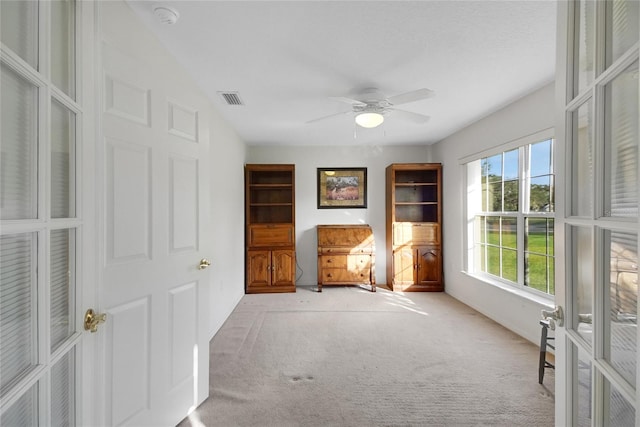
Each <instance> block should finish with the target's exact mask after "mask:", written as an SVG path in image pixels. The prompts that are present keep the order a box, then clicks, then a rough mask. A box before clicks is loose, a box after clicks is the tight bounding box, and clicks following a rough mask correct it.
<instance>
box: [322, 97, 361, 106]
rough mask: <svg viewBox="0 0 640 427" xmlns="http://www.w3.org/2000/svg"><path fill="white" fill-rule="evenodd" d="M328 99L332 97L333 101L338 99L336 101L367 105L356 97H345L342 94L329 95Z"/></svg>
mask: <svg viewBox="0 0 640 427" xmlns="http://www.w3.org/2000/svg"><path fill="white" fill-rule="evenodd" d="M329 99H333V100H334V101H338V102H344V103H347V104H350V105H362V106H364V105H367V104H365V103H364V102H362V101H358V100H357V99H353V98H346V97H344V96H330V97H329Z"/></svg>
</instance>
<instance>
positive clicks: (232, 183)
mask: <svg viewBox="0 0 640 427" xmlns="http://www.w3.org/2000/svg"><path fill="white" fill-rule="evenodd" d="M209 118H210V120H211V121H210V126H211V141H210V144H211V145H210V154H211V156H210V159H209V164H210V165H211V170H210V171H209V177H210V180H211V181H210V184H209V188H210V192H211V201H210V206H211V217H212V225H213V229H212V233H211V236H209V238H210V239H211V240H212V241H213V250H214V253H213V254H212V255H211V267H210V268H211V269H212V271H211V278H212V282H211V289H210V292H209V298H210V304H209V310H210V319H209V320H210V322H211V323H210V336H211V337H213V336H214V335H215V333H216V332H217V331H218V329H220V327H221V326H222V324H223V323H224V321H225V320H226V319H227V317H229V315H230V314H231V312H232V311H233V309H234V308H235V307H236V305H237V304H238V302H239V301H240V298H242V296H243V295H244V215H243V212H244V160H245V155H246V146H245V144H244V142H243V141H242V140H241V139H240V138H239V137H238V136H237V134H236V133H235V131H234V130H233V129H232V128H231V127H230V126H229V125H228V124H227V123H226V122H225V121H224V120H223V119H222V118H221V116H220V115H219V114H218V113H217V112H216V111H215V110H214V109H213V108H212V109H211V110H210V111H209Z"/></svg>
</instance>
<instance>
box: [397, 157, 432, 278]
mask: <svg viewBox="0 0 640 427" xmlns="http://www.w3.org/2000/svg"><path fill="white" fill-rule="evenodd" d="M386 249H387V285H388V286H389V288H391V289H392V290H394V291H443V290H444V283H443V279H442V165H441V164H440V163H394V164H391V165H389V166H388V167H387V169H386Z"/></svg>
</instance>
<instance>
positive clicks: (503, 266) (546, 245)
mask: <svg viewBox="0 0 640 427" xmlns="http://www.w3.org/2000/svg"><path fill="white" fill-rule="evenodd" d="M466 169H467V189H468V191H467V213H468V220H469V221H468V223H469V230H468V231H469V233H468V236H469V245H468V248H469V253H468V257H467V261H468V266H467V267H468V271H469V272H471V273H474V274H478V275H480V276H486V277H492V278H498V279H499V280H500V281H504V282H506V283H509V284H512V285H514V286H518V287H522V288H525V289H532V290H534V291H533V292H542V293H544V294H548V295H553V294H554V290H555V289H554V288H555V286H554V252H553V243H554V241H553V239H554V170H553V139H552V138H551V137H544V138H540V139H537V140H536V142H532V143H522V144H521V145H520V146H517V145H516V146H514V147H513V148H510V149H509V150H506V151H502V152H498V153H496V154H491V155H489V156H486V157H482V158H480V159H477V160H473V161H470V162H468V163H467V164H466Z"/></svg>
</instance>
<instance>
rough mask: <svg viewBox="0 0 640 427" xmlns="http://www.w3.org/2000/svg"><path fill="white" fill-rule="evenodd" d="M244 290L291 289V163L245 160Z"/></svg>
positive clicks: (293, 239)
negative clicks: (263, 163)
mask: <svg viewBox="0 0 640 427" xmlns="http://www.w3.org/2000/svg"><path fill="white" fill-rule="evenodd" d="M244 172H245V223H246V231H245V247H246V260H245V263H246V278H245V292H246V293H248V294H254V293H271V292H295V291H296V284H295V273H296V233H295V217H296V215H295V166H294V165H262V164H260V165H258V164H247V165H245V168H244Z"/></svg>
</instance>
